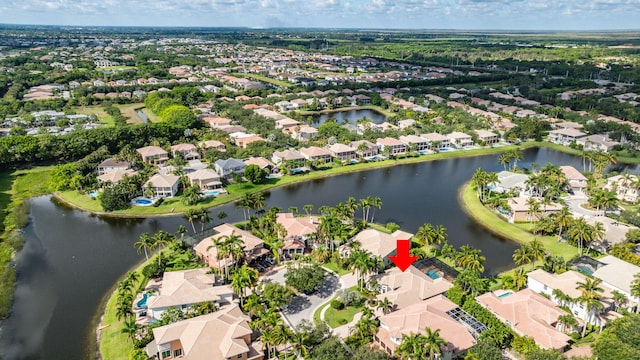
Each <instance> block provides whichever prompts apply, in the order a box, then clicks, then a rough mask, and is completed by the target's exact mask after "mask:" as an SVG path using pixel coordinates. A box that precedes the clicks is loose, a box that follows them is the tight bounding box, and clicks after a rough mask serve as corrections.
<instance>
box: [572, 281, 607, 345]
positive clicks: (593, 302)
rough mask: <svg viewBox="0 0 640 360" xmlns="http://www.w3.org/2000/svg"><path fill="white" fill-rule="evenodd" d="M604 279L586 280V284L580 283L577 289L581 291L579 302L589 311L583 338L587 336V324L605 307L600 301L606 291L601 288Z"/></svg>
mask: <svg viewBox="0 0 640 360" xmlns="http://www.w3.org/2000/svg"><path fill="white" fill-rule="evenodd" d="M601 282H602V279H597V278H596V279H590V278H586V279H585V281H584V282H578V283H577V285H578V286H577V287H576V289H578V290H580V293H581V295H580V297H579V298H578V302H579V303H581V304H583V305H584V306H585V307H586V309H587V318H586V319H585V322H584V328H583V329H582V336H584V335H585V334H586V331H587V324H588V323H589V322H591V318H592V317H593V316H594V315H595V312H596V310H599V309H602V308H603V305H602V302H601V301H600V299H601V298H602V293H603V292H604V290H603V289H602V288H601V287H600V283H601Z"/></svg>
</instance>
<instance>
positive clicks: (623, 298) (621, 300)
mask: <svg viewBox="0 0 640 360" xmlns="http://www.w3.org/2000/svg"><path fill="white" fill-rule="evenodd" d="M612 294H613V302H614V303H615V304H616V311H617V312H620V308H622V307H623V306H625V305H626V304H627V301H629V300H628V299H627V295H625V294H623V293H621V292H620V291H618V290H613V292H612Z"/></svg>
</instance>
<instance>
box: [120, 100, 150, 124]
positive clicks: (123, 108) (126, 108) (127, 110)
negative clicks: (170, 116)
mask: <svg viewBox="0 0 640 360" xmlns="http://www.w3.org/2000/svg"><path fill="white" fill-rule="evenodd" d="M116 106H117V107H118V108H119V109H120V112H121V113H122V116H124V117H126V118H128V119H129V120H127V123H129V124H141V123H142V120H141V119H140V117H139V116H138V114H136V110H141V111H142V113H144V114H145V115H147V118H149V121H150V122H159V121H160V119H159V118H158V117H157V116H156V114H154V113H153V112H152V111H149V109H147V108H145V106H144V103H134V104H126V105H116Z"/></svg>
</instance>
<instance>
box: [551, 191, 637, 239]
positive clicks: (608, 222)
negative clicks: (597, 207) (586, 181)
mask: <svg viewBox="0 0 640 360" xmlns="http://www.w3.org/2000/svg"><path fill="white" fill-rule="evenodd" d="M564 200H565V201H566V203H567V205H568V206H569V210H571V212H572V213H573V214H574V216H575V217H583V218H584V219H585V220H586V221H587V223H588V224H589V225H593V224H595V223H596V222H600V223H602V224H603V225H604V229H605V233H606V236H605V239H604V244H601V246H598V245H597V244H594V245H596V248H597V250H599V251H603V250H605V249H606V248H607V247H608V246H610V245H614V244H621V243H623V242H624V241H625V234H626V233H627V231H629V229H630V227H629V226H626V225H624V224H620V223H618V222H617V221H616V220H613V219H611V218H608V217H606V216H596V212H595V211H593V210H587V209H585V208H583V207H581V206H580V204H584V203H586V202H587V201H588V198H587V197H586V196H585V195H579V196H576V195H572V196H570V197H568V198H564Z"/></svg>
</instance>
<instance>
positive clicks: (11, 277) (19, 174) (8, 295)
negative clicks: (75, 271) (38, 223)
mask: <svg viewBox="0 0 640 360" xmlns="http://www.w3.org/2000/svg"><path fill="white" fill-rule="evenodd" d="M50 170H51V169H50V168H46V167H39V168H34V169H31V170H15V171H11V170H7V171H3V172H0V208H1V209H4V210H3V211H0V230H1V235H0V236H1V241H0V319H5V318H7V317H9V315H10V313H11V305H12V303H13V294H14V290H15V282H16V271H15V269H14V268H13V267H12V266H11V260H12V258H13V254H14V252H15V251H17V250H20V248H22V241H23V239H22V232H21V229H22V228H24V227H25V226H26V225H27V223H28V222H29V205H28V202H27V200H28V199H29V198H30V197H33V196H39V195H43V194H46V193H48V192H49V191H48V189H47V185H46V184H47V180H48V178H49V174H50Z"/></svg>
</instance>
